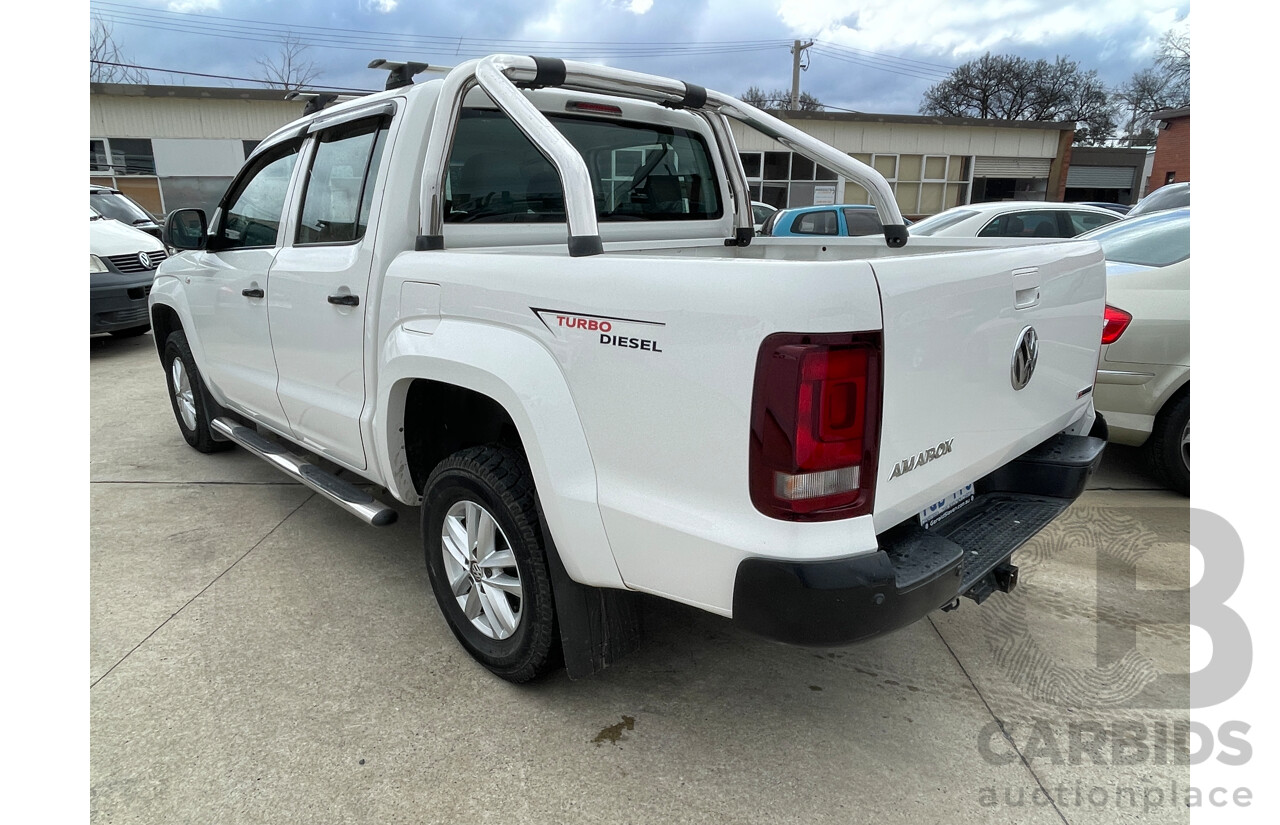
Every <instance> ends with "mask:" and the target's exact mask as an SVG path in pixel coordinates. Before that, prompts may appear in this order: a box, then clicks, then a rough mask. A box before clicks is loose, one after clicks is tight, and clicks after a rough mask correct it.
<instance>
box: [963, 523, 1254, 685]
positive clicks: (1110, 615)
mask: <svg viewBox="0 0 1280 825" xmlns="http://www.w3.org/2000/svg"><path fill="white" fill-rule="evenodd" d="M1189 513H1190V531H1191V544H1192V545H1193V546H1195V547H1196V548H1198V549H1199V550H1200V551H1201V554H1202V555H1203V556H1204V558H1205V560H1206V561H1205V564H1204V574H1203V576H1202V577H1201V579H1200V581H1199V582H1197V583H1196V584H1195V585H1194V586H1193V587H1191V588H1190V590H1189V591H1188V590H1187V589H1169V590H1151V589H1149V588H1144V589H1140V588H1139V587H1138V569H1139V566H1140V565H1141V564H1142V563H1143V562H1144V560H1146V561H1147V562H1148V563H1150V562H1151V556H1152V554H1153V553H1154V552H1155V551H1156V550H1157V549H1158V547H1157V545H1159V544H1160V542H1159V538H1158V537H1157V536H1156V535H1155V534H1153V533H1152V532H1151V531H1149V530H1146V529H1145V528H1144V527H1143V526H1142V524H1141V522H1140V521H1139V520H1138V519H1137V518H1136V517H1134V516H1130V515H1127V514H1122V513H1117V512H1116V511H1114V510H1111V509H1106V508H1084V507H1081V508H1073V509H1072V510H1070V511H1068V512H1067V513H1066V514H1064V515H1063V516H1062V517H1061V518H1059V519H1058V521H1057V522H1055V528H1057V529H1055V531H1054V532H1053V533H1052V534H1051V535H1050V536H1047V537H1046V540H1045V541H1042V542H1036V543H1034V544H1033V545H1030V546H1028V547H1026V548H1024V549H1023V550H1022V551H1020V555H1019V564H1020V565H1022V566H1023V567H1024V571H1025V572H1024V573H1023V575H1022V581H1023V583H1024V585H1025V583H1026V582H1027V581H1028V580H1029V579H1030V578H1033V577H1034V576H1035V575H1036V569H1037V567H1040V566H1042V565H1043V564H1044V563H1045V562H1047V561H1048V560H1049V559H1050V558H1052V557H1053V556H1055V555H1057V554H1058V553H1060V552H1062V551H1063V550H1064V548H1066V547H1068V546H1081V545H1083V546H1086V547H1094V548H1096V549H1097V553H1098V556H1097V562H1096V565H1097V566H1096V572H1097V576H1096V582H1097V587H1096V591H1097V596H1096V605H1095V609H1096V615H1097V621H1095V622H1094V627H1095V632H1096V634H1097V635H1096V639H1095V646H1094V649H1095V653H1094V661H1093V663H1092V664H1091V665H1090V666H1087V667H1074V666H1072V665H1069V664H1065V663H1063V662H1061V661H1059V660H1058V659H1057V658H1056V657H1054V656H1051V655H1050V654H1049V653H1047V652H1046V651H1045V650H1044V649H1043V647H1042V646H1041V645H1040V643H1039V642H1038V641H1037V639H1036V637H1035V633H1034V631H1033V629H1032V627H1033V623H1032V622H1031V621H1030V619H1031V612H1032V611H1039V610H1045V609H1052V605H1047V606H1046V605H1044V604H1040V603H1037V601H1036V599H1035V598H1030V597H1027V593H1026V590H1027V589H1026V588H1025V587H1024V588H1020V589H1019V590H1018V591H1015V592H1014V593H1013V594H1010V597H1009V598H1002V599H992V600H990V601H989V602H987V604H985V605H984V606H983V608H984V609H983V621H984V622H985V623H986V629H987V634H986V635H987V641H988V644H989V646H990V647H991V649H992V652H993V654H994V656H995V660H996V663H997V664H998V665H999V666H1000V667H1001V669H1002V670H1004V672H1005V674H1006V675H1007V676H1008V677H1009V678H1010V680H1011V681H1013V683H1014V684H1016V685H1017V686H1018V687H1019V688H1020V689H1021V690H1022V691H1023V692H1024V693H1025V694H1027V695H1028V696H1029V697H1030V698H1032V699H1035V700H1036V701H1038V702H1043V703H1046V704H1051V705H1058V706H1062V707H1071V708H1080V707H1087V708H1099V707H1111V708H1130V709H1157V708H1165V709H1173V708H1187V707H1190V708H1206V707H1211V706H1213V705H1217V704H1221V703H1222V702H1225V701H1227V700H1228V699H1230V698H1231V697H1232V696H1234V695H1235V694H1236V693H1237V692H1239V690H1240V688H1242V687H1244V684H1245V682H1246V681H1247V680H1248V678H1249V672H1250V670H1251V669H1252V667H1253V639H1252V637H1251V636H1250V634H1249V628H1248V627H1247V626H1246V625H1245V623H1244V620H1243V619H1241V618H1240V615H1239V614H1238V613H1236V612H1235V611H1234V610H1232V609H1231V608H1230V607H1229V606H1227V603H1226V602H1227V600H1228V599H1230V598H1231V596H1232V594H1234V593H1235V591H1236V588H1238V587H1239V586H1240V581H1241V580H1242V578H1243V577H1244V546H1243V544H1242V543H1241V541H1240V536H1239V534H1237V533H1236V531H1235V529H1234V528H1233V527H1232V526H1231V525H1230V524H1229V523H1228V522H1227V521H1226V519H1224V518H1222V517H1221V516H1218V515H1216V514H1214V513H1210V512H1208V511H1206V510H1197V509H1194V508H1192V509H1191V510H1190V511H1189ZM1078 608H1079V605H1078V604H1076V603H1074V602H1073V603H1071V604H1069V605H1067V606H1066V610H1067V611H1071V610H1075V611H1078ZM1189 624H1194V625H1195V626H1197V627H1199V628H1201V629H1202V630H1204V631H1205V632H1206V633H1207V634H1208V635H1209V638H1210V639H1212V641H1213V656H1212V659H1211V660H1210V661H1209V663H1208V664H1207V665H1206V666H1205V667H1203V668H1202V669H1200V670H1199V671H1197V672H1195V673H1191V674H1188V673H1186V672H1164V671H1162V670H1161V669H1160V667H1159V666H1157V664H1156V663H1155V662H1154V661H1153V660H1152V659H1151V658H1150V657H1149V656H1146V655H1143V654H1142V653H1141V652H1140V650H1139V646H1138V640H1137V635H1138V628H1139V627H1142V628H1143V629H1144V630H1145V631H1147V632H1149V633H1151V634H1153V635H1154V636H1157V637H1158V636H1161V635H1162V634H1163V635H1164V637H1165V638H1169V637H1170V636H1171V635H1172V634H1176V636H1175V638H1176V639H1177V640H1181V639H1182V638H1183V635H1182V634H1184V633H1185V632H1186V630H1187V627H1188V625H1189Z"/></svg>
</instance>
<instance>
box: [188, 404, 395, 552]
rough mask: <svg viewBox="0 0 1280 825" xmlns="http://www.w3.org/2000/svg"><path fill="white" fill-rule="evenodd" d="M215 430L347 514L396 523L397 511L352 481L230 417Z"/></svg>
mask: <svg viewBox="0 0 1280 825" xmlns="http://www.w3.org/2000/svg"><path fill="white" fill-rule="evenodd" d="M212 428H213V431H214V432H216V433H217V434H218V435H220V436H222V437H224V438H226V439H228V440H230V441H234V442H235V443H236V444H239V445H240V446H241V447H244V448H245V449H246V450H248V451H249V452H251V453H253V454H254V455H256V456H257V457H258V458H261V459H262V460H264V461H266V462H267V463H268V464H270V465H271V466H273V467H275V468H276V469H277V470H279V471H280V472H282V473H284V474H285V475H287V476H289V477H290V478H292V479H293V480H294V481H299V482H301V483H303V484H305V485H306V486H308V487H310V488H311V489H312V490H315V491H316V492H317V493H319V494H320V495H322V496H324V497H325V498H327V499H329V500H330V501H332V502H333V503H334V504H336V505H338V506H339V507H341V508H342V509H344V510H346V511H347V512H348V513H350V514H352V515H353V516H355V517H356V518H358V519H360V520H361V521H363V522H364V523H366V524H371V525H373V526H374V527H386V526H387V525H388V524H391V523H392V522H394V521H395V520H396V515H397V513H396V511H395V510H393V509H392V508H390V507H388V506H387V505H385V504H383V503H382V502H380V501H378V500H377V499H375V498H374V497H373V496H371V495H369V494H368V493H366V492H365V491H364V490H361V489H360V488H359V487H357V486H355V485H354V484H351V483H350V482H347V481H343V480H342V479H340V478H338V477H337V476H335V475H334V474H333V473H331V472H329V471H328V470H325V469H322V468H320V467H317V466H316V465H315V464H312V463H311V462H309V461H307V460H305V459H302V458H299V457H298V456H296V455H294V454H293V453H291V452H289V451H288V450H286V449H285V448H284V447H282V446H280V445H279V444H277V443H276V442H274V441H272V440H270V439H268V438H263V437H262V436H261V435H259V434H258V433H257V432H256V431H254V430H251V429H249V428H248V427H246V426H244V425H242V424H237V423H236V422H234V421H232V420H230V419H227V418H215V419H214V420H213V424H212Z"/></svg>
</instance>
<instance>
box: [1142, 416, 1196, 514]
mask: <svg viewBox="0 0 1280 825" xmlns="http://www.w3.org/2000/svg"><path fill="white" fill-rule="evenodd" d="M1147 451H1148V455H1149V456H1150V458H1151V467H1152V469H1153V470H1154V471H1155V474H1156V478H1157V479H1159V480H1160V483H1161V484H1163V485H1164V486H1166V487H1168V488H1169V489H1171V490H1176V491H1177V492H1179V493H1182V494H1183V495H1184V496H1187V495H1191V396H1190V395H1189V394H1188V395H1184V396H1182V397H1181V398H1178V399H1176V400H1175V401H1173V402H1172V403H1171V404H1169V406H1167V407H1165V408H1164V409H1163V410H1161V411H1160V414H1159V415H1157V416H1156V424H1155V429H1154V430H1153V431H1152V433H1151V440H1150V441H1148V442H1147Z"/></svg>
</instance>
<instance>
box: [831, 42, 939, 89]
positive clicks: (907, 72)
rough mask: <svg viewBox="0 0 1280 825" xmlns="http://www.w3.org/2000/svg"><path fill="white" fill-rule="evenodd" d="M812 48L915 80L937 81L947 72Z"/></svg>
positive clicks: (859, 64) (852, 62)
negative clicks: (902, 65) (914, 67)
mask: <svg viewBox="0 0 1280 825" xmlns="http://www.w3.org/2000/svg"><path fill="white" fill-rule="evenodd" d="M813 50H814V51H815V52H817V53H818V54H820V55H823V56H825V57H829V58H831V59H832V60H838V61H840V62H842V63H849V64H851V65H854V66H861V67H863V68H867V69H875V70H877V71H881V72H889V73H890V74H896V75H900V76H903V77H913V78H915V79H917V80H928V81H932V82H937V81H939V80H944V79H946V77H947V76H948V74H949V73H948V72H940V71H928V72H926V71H924V70H920V69H913V68H909V67H901V66H896V65H895V64H885V63H880V62H876V61H874V60H869V59H866V58H859V57H852V56H849V55H845V54H842V53H840V52H836V51H832V50H831V49H828V48H824V47H821V46H814V48H813Z"/></svg>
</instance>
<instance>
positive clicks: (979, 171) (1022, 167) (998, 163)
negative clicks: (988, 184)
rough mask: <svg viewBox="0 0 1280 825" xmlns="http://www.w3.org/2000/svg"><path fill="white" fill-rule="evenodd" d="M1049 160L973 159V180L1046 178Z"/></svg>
mask: <svg viewBox="0 0 1280 825" xmlns="http://www.w3.org/2000/svg"><path fill="white" fill-rule="evenodd" d="M1052 163H1053V161H1052V159H1050V158H983V157H979V158H975V159H974V162H973V176H974V177H975V178H1047V177H1049V166H1050V165H1051V164H1052Z"/></svg>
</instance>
